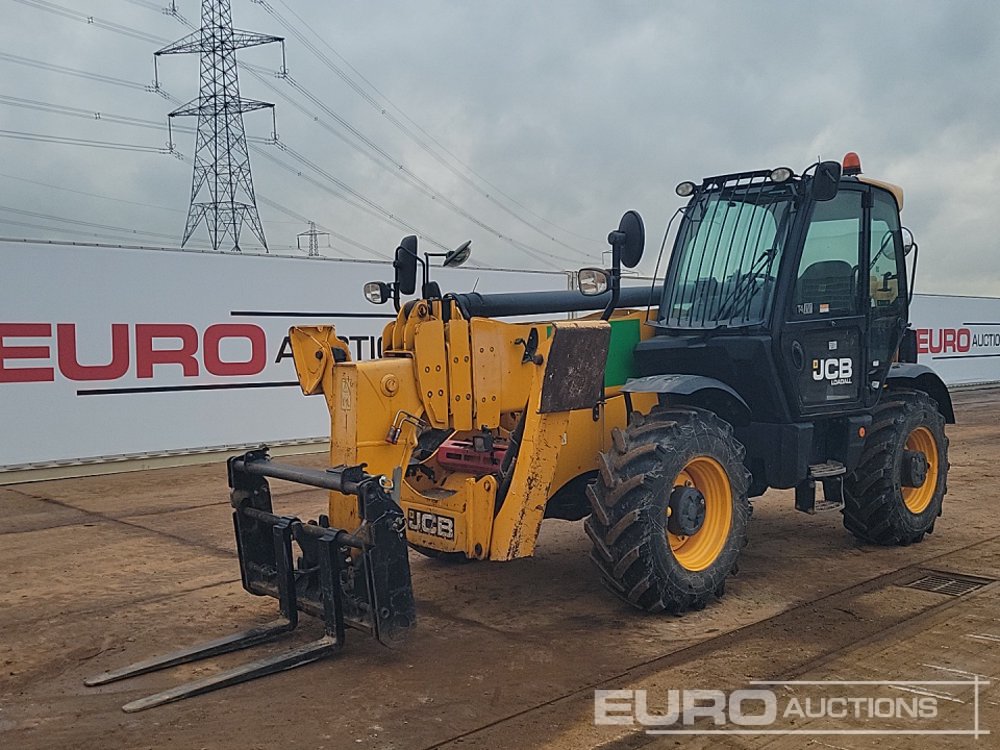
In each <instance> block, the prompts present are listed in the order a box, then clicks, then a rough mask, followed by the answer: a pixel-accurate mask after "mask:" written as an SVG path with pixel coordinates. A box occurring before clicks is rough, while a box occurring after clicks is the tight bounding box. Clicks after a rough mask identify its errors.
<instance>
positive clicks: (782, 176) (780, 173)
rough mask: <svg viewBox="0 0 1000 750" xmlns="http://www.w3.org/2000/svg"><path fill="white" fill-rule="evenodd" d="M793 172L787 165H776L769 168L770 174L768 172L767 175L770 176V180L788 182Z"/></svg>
mask: <svg viewBox="0 0 1000 750" xmlns="http://www.w3.org/2000/svg"><path fill="white" fill-rule="evenodd" d="M794 174H795V173H794V172H793V171H792V170H790V169H789V168H788V167H777V168H776V169H772V170H771V174H769V175H768V177H770V178H771V182H777V183H782V182H788V181H789V180H790V179H792V176H793V175H794Z"/></svg>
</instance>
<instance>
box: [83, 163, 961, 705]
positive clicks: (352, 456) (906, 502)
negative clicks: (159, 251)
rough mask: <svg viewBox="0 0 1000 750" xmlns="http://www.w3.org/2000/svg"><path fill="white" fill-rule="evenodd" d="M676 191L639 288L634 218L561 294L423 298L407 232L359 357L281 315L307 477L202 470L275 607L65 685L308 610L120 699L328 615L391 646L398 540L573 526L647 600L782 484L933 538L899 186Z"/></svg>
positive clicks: (852, 518) (745, 185)
mask: <svg viewBox="0 0 1000 750" xmlns="http://www.w3.org/2000/svg"><path fill="white" fill-rule="evenodd" d="M677 193H678V195H680V196H681V197H685V198H688V202H687V205H686V206H685V207H684V208H683V209H681V211H680V212H679V215H680V224H679V227H678V231H677V234H676V239H675V242H674V245H673V251H672V253H671V255H670V257H669V263H668V267H667V271H666V275H665V277H664V278H663V279H662V280H660V281H659V282H658V283H657V284H656V285H654V286H652V287H650V286H645V287H641V288H634V287H623V286H622V284H621V275H622V274H621V267H622V266H623V265H624V266H627V267H634V266H635V265H636V264H637V263H638V262H639V260H640V257H641V254H642V249H643V245H644V230H643V225H642V220H641V219H640V218H639V216H638V215H637V214H635V213H634V212H628V213H626V214H625V216H624V217H623V218H622V221H621V223H620V225H619V228H618V229H617V230H616V231H614V232H612V233H611V234H610V235H609V238H608V239H609V242H610V244H611V246H612V268H611V269H599V268H588V269H583V270H582V271H580V272H579V275H578V279H579V289H578V290H575V291H554V292H530V293H511V294H490V295H482V294H476V293H471V294H462V293H449V294H443V293H442V292H441V290H440V288H439V287H438V285H437V284H436V283H435V282H434V281H432V280H431V278H430V265H431V256H429V255H424V257H421V256H420V254H419V252H418V249H417V240H416V238H415V237H407V238H405V239H404V240H403V241H402V243H401V245H400V247H399V248H398V249H397V251H396V260H395V263H394V267H395V279H394V280H393V281H392V283H383V282H372V283H371V284H368V285H367V286H366V288H365V295H366V296H367V297H368V299H369V300H370V301H372V302H375V303H379V304H384V303H387V302H389V301H390V300H391V301H392V302H393V303H394V304H395V306H396V309H397V311H398V314H397V316H396V318H395V320H393V321H392V322H390V323H389V324H388V325H387V326H386V327H385V330H384V332H383V337H382V338H383V353H382V356H380V357H379V358H377V359H374V360H368V361H360V362H355V361H352V359H351V353H350V350H349V348H348V346H347V344H346V343H344V342H343V341H341V340H340V339H339V338H338V337H337V333H336V331H335V329H334V327H333V326H316V327H297V328H293V329H292V330H291V332H290V338H291V343H292V348H293V352H294V358H295V368H296V372H297V374H298V379H299V382H300V384H301V387H302V390H303V392H304V393H306V394H308V395H316V396H321V397H322V398H323V399H324V400H325V402H326V406H327V409H328V410H329V413H330V466H331V467H332V468H330V469H328V470H326V471H318V470H309V469H302V468H298V467H294V466H288V465H282V464H278V463H275V462H272V461H271V460H270V459H269V457H268V455H267V451H266V449H261V450H257V451H251V452H250V453H247V454H245V455H243V456H239V457H235V458H232V459H230V461H229V485H230V487H231V490H232V491H231V502H232V505H233V509H234V511H233V518H234V524H235V530H236V542H237V545H236V546H237V551H238V554H239V559H240V568H241V572H242V579H243V586H244V588H246V590H247V591H249V592H250V593H252V594H257V595H267V596H272V597H275V598H277V599H278V601H279V606H280V610H281V618H280V619H279V620H277V621H276V622H274V623H271V624H269V625H265V626H260V627H257V628H253V629H251V630H249V631H245V632H242V633H237V634H235V635H233V636H229V637H225V638H220V639H217V640H216V641H213V642H210V643H207V644H202V645H200V646H196V647H194V648H189V649H184V650H182V651H179V652H176V653H174V654H170V655H168V656H166V657H162V658H158V659H151V660H148V661H146V662H143V663H140V664H136V665H132V666H131V667H126V668H125V669H122V670H118V671H115V672H109V673H105V674H103V675H100V676H98V677H95V678H93V679H91V680H88V684H91V685H97V684H104V683H107V682H111V681H113V680H117V679H122V678H125V677H130V676H133V675H136V674H142V673H144V672H149V671H153V670H156V669H162V668H164V667H167V666H172V665H175V664H180V663H184V662H188V661H193V660H195V659H198V658H202V657H204V656H208V655H214V654H219V653H224V652H226V651H233V650H236V649H239V648H244V647H246V646H249V645H252V644H254V643H259V642H261V641H265V640H270V639H272V638H275V637H276V636H278V635H280V634H281V633H284V632H287V631H289V630H291V629H292V628H294V627H295V625H296V623H297V618H298V615H299V612H305V613H307V614H310V615H313V616H316V617H319V618H321V619H322V620H323V621H324V623H325V626H326V635H325V636H324V637H323V638H322V639H321V640H319V641H318V642H316V643H313V644H309V645H307V646H304V647H301V648H298V649H296V650H294V651H291V652H289V653H286V654H281V655H279V656H276V657H272V658H269V659H265V660H263V661H258V662H254V663H252V664H249V665H246V666H244V667H240V668H237V669H234V670H230V671H228V672H223V673H221V674H217V675H213V676H211V677H208V678H205V679H203V680H200V681H197V682H194V683H190V684H187V685H182V686H180V687H178V688H175V689H173V690H170V691H167V692H165V693H161V694H159V695H155V696H152V697H150V698H144V699H142V700H139V701H135V702H133V703H130V704H128V705H127V706H125V710H127V711H134V710H140V709H142V708H147V707H149V706H153V705H158V704H161V703H165V702H168V701H172V700H178V699H180V698H183V697H187V696H189V695H195V694H198V693H202V692H206V691H208V690H212V689H215V688H218V687H222V686H225V685H230V684H234V683H236V682H241V681H244V680H247V679H250V678H252V677H256V676H260V675H262V674H267V673H270V672H275V671H278V670H283V669H289V668H291V667H294V666H296V665H298V664H302V663H305V662H308V661H313V660H315V659H318V658H320V657H321V656H324V655H326V654H329V653H331V652H333V651H335V650H337V649H338V648H339V647H340V646H341V645H342V644H343V641H344V632H345V626H350V627H353V628H356V629H359V630H362V631H365V632H368V633H370V634H372V635H373V636H375V637H376V638H378V639H379V640H380V641H382V642H383V643H386V644H390V645H391V644H394V643H397V642H398V641H399V640H400V639H401V638H402V637H403V636H405V635H406V634H407V632H408V631H409V630H410V629H411V628H412V627H413V625H414V623H415V621H416V608H415V605H414V597H413V589H412V586H411V581H410V569H409V561H408V551H407V547H408V546H409V547H412V548H413V549H415V550H417V551H418V552H420V553H423V554H425V555H429V556H431V557H455V558H461V559H473V560H493V561H502V560H511V559H514V558H518V557H525V556H530V555H531V554H532V553H533V551H534V549H535V544H536V540H537V538H538V531H539V527H540V525H541V523H542V520H543V519H545V518H562V519H569V520H581V519H586V520H585V523H584V528H585V530H586V533H587V534H588V536H589V537H590V540H591V541H592V543H593V551H592V553H591V557H592V559H593V562H594V564H595V565H596V568H597V571H598V574H599V575H600V576H601V578H602V580H603V581H604V583H605V584H606V585H607V587H608V589H609V590H610V591H612V592H613V593H614V594H616V595H618V596H620V597H621V598H622V599H624V600H625V601H627V602H629V603H630V604H632V605H634V606H635V607H637V608H638V609H641V610H645V611H648V612H669V613H673V614H681V613H683V612H685V611H687V610H691V609H700V608H702V607H704V606H705V605H706V604H707V603H708V602H709V601H710V600H711V599H712V598H713V597H717V596H721V595H722V594H723V593H724V588H725V583H726V579H727V577H728V576H729V575H730V574H731V573H733V572H734V571H735V570H736V568H737V564H738V561H739V555H740V552H741V550H742V548H743V547H744V545H745V544H746V541H747V529H748V524H749V520H750V514H751V505H750V498H751V497H756V496H759V495H761V494H763V493H764V491H765V490H766V489H767V488H769V487H778V488H794V489H795V507H796V508H798V509H799V510H802V511H805V512H807V513H815V512H818V511H823V510H839V511H841V512H842V513H843V517H844V524H845V526H846V527H847V528H848V529H849V530H850V531H851V532H852V533H853V534H855V535H856V536H857V537H859V538H860V539H862V540H864V541H867V542H871V543H875V544H910V543H912V542H918V541H920V540H921V539H922V538H923V536H924V534H927V533H930V532H931V531H933V529H934V523H935V521H936V519H937V518H938V516H939V515H940V514H941V507H942V501H943V498H944V495H945V490H946V482H947V475H948V440H947V438H946V436H945V433H944V424H945V423H946V422H953V421H954V415H953V412H952V405H951V399H950V397H949V394H948V390H947V388H946V387H945V385H944V383H943V382H942V381H941V379H940V378H939V377H938V376H937V375H935V374H934V373H933V372H932V371H931V370H930V369H929V368H927V367H924V366H922V365H918V364H917V363H916V346H915V336H914V332H913V331H912V329H910V328H909V325H908V310H909V303H910V299H911V295H912V288H913V271H914V268H915V261H916V244H915V243H914V242H913V240H912V235H911V234H910V233H909V231H908V230H906V229H905V228H903V227H902V225H901V224H900V210H901V208H902V204H903V193H902V190H901V189H900V188H898V187H896V186H894V185H890V184H888V183H884V182H880V181H877V180H872V179H869V178H867V177H865V176H863V175H861V167H860V162H859V160H858V159H857V157H856V155H854V154H848V157H847V158H846V159H845V161H844V164H843V165H841V164H840V163H837V162H818V163H816V164H813V165H812V166H811V167H809V168H808V169H806V170H805V171H804V172H803V173H802V174H798V175H797V174H795V173H794V172H793V171H792V170H791V169H788V168H784V167H780V168H777V169H771V170H763V171H753V172H743V173H737V174H728V175H721V176H716V177H709V178H706V179H705V180H703V181H702V182H701V184H700V185H698V184H695V183H693V182H683V183H681V184H680V185H679V186H678V187H677ZM468 252H469V248H468V244H466V245H463V246H462V247H460V248H459V249H458V250H456V251H454V252H452V253H450V254H448V256H447V257H446V258H445V259H444V264H445V265H455V264H457V263H461V262H462V261H464V259H465V258H466V257H468ZM911 254H912V255H913V263H911V265H910V275H909V277H908V275H907V270H906V258H907V257H908V256H909V255H911ZM421 267H422V284H421V288H420V294H419V297H417V298H416V299H406V298H409V297H411V296H413V295H415V294H416V292H417V275H418V270H421ZM571 313H572V314H584V316H583V317H574V318H570V317H569V315H570V314H571ZM510 317H516V318H517V321H516V322H505V321H504V320H501V319H502V318H510ZM526 318H527V319H528V321H529V322H524V320H525V319H526ZM268 478H276V479H283V480H289V481H293V482H301V483H304V484H307V485H312V486H315V487H321V488H326V489H328V490H329V491H330V500H329V509H328V513H327V514H326V515H324V516H321V517H320V518H319V519H318V520H316V521H311V522H308V523H304V522H302V521H300V520H299V519H297V518H294V517H287V516H281V515H277V514H276V513H275V512H274V510H273V509H272V506H271V499H270V493H269V487H268V481H267V480H268ZM817 483H819V484H821V485H822V489H823V492H822V499H821V500H817V497H816V494H817V493H816V486H817ZM488 571H489V569H488V568H484V569H483V575H488ZM441 574H442V575H446V574H447V573H446V568H442V569H441Z"/></svg>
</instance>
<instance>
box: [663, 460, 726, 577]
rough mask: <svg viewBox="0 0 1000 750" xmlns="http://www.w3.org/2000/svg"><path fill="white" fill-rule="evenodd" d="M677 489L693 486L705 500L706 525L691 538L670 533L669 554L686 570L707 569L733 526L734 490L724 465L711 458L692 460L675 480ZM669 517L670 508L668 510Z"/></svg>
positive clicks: (724, 544) (668, 537)
mask: <svg viewBox="0 0 1000 750" xmlns="http://www.w3.org/2000/svg"><path fill="white" fill-rule="evenodd" d="M673 486H674V487H675V488H676V487H694V488H695V489H697V490H698V491H699V492H701V494H702V495H704V497H705V522H704V523H703V524H702V525H701V528H700V529H698V531H697V532H695V533H694V534H692V535H691V536H678V535H676V534H673V533H671V532H670V531H667V532H666V533H667V541H668V542H669V544H670V551H671V552H673V554H674V559H675V560H677V562H679V563H680V564H681V566H683V567H684V568H686V569H687V570H691V571H699V570H705V568H707V567H709V566H710V565H711V564H712V563H714V562H715V561H716V559H717V558H718V557H719V555H720V554H721V553H722V550H723V549H724V548H725V546H726V539H728V538H729V530H730V529H731V528H732V525H733V489H732V486H731V485H730V484H729V475H728V474H726V470H725V469H724V468H722V464H720V463H719V462H718V461H716V460H715V459H714V458H710V457H709V456H697V457H695V458H692V459H691V460H690V461H689V462H688V464H687V466H685V467H684V468H683V469H682V470H681V472H680V473H679V474H678V475H677V478H676V479H674V485H673ZM667 515H668V516H669V515H670V509H669V508H667Z"/></svg>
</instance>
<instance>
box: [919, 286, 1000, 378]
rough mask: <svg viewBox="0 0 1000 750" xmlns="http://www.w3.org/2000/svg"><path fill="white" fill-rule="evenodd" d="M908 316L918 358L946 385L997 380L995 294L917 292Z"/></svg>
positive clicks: (999, 312)
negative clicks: (913, 332) (954, 295)
mask: <svg viewBox="0 0 1000 750" xmlns="http://www.w3.org/2000/svg"><path fill="white" fill-rule="evenodd" d="M910 319H911V321H912V324H913V327H914V328H915V329H916V331H917V353H918V355H919V360H920V362H921V363H923V364H926V365H928V366H929V367H931V369H933V370H934V371H936V372H937V373H938V374H939V375H940V376H941V378H942V379H943V380H944V382H946V383H948V385H967V384H973V383H995V382H998V381H1000V299H997V298H995V297H953V296H945V295H938V294H918V295H915V297H914V300H913V307H912V310H911V311H910Z"/></svg>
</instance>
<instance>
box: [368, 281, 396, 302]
mask: <svg viewBox="0 0 1000 750" xmlns="http://www.w3.org/2000/svg"><path fill="white" fill-rule="evenodd" d="M390 295H391V292H390V290H389V285H388V284H386V283H385V282H384V281H369V282H368V283H367V284H365V299H366V300H368V301H369V302H371V303H372V304H373V305H384V304H385V303H386V302H388V301H389V297H390Z"/></svg>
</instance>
